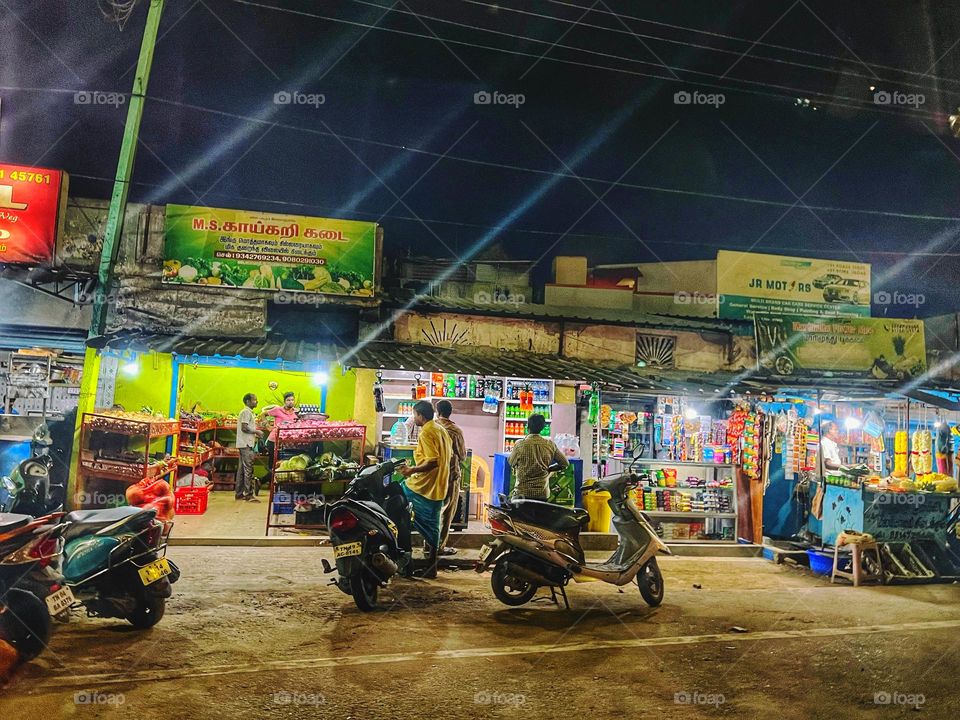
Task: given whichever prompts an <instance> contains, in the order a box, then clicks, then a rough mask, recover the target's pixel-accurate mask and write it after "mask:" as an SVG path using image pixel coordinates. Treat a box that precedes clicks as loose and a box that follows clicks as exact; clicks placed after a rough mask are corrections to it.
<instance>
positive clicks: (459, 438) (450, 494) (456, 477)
mask: <svg viewBox="0 0 960 720" xmlns="http://www.w3.org/2000/svg"><path fill="white" fill-rule="evenodd" d="M452 413H453V405H451V404H450V401H449V400H441V401H440V402H438V403H437V415H439V416H440V417H438V418H437V425H439V426H440V427H442V428H443V429H444V430H446V431H447V435H449V436H450V444H451V450H452V452H451V454H450V479H449V481H448V482H447V494H446V497H444V499H443V512H442V514H441V516H440V545H439V548H440V554H441V555H456V554H457V550H456V548H452V547H447V538H449V537H450V524H451V523H452V522H453V516H454V514H455V513H456V512H457V505H458V504H459V503H460V485H461V481H462V478H463V466H462V463H463V459H464V458H465V457H466V456H467V444H466V442H465V441H464V439H463V431H461V430H460V428H459V427H458V426H457V424H456V423H455V422H454V421H453V420H451V419H450V415H451V414H452Z"/></svg>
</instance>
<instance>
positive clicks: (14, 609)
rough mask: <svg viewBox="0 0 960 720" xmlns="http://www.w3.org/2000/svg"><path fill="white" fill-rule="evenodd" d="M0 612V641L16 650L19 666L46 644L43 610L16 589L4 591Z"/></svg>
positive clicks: (39, 602) (46, 622) (47, 622)
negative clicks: (3, 605) (2, 605)
mask: <svg viewBox="0 0 960 720" xmlns="http://www.w3.org/2000/svg"><path fill="white" fill-rule="evenodd" d="M4 604H5V607H3V608H2V609H0V640H4V641H6V642H7V643H9V644H10V645H12V646H13V647H14V648H16V651H17V654H18V656H19V661H20V662H27V661H28V660H33V659H34V658H35V657H36V656H37V655H39V654H40V653H41V652H42V651H43V649H44V648H45V647H46V646H47V643H48V642H49V640H50V615H49V614H48V612H47V606H46V605H44V603H43V601H42V600H41V599H40V598H38V597H37V596H36V595H34V594H33V593H29V592H27V591H26V590H21V589H19V588H12V589H10V590H8V591H7V593H6V596H5V597H4Z"/></svg>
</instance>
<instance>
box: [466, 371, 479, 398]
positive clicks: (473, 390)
mask: <svg viewBox="0 0 960 720" xmlns="http://www.w3.org/2000/svg"><path fill="white" fill-rule="evenodd" d="M468 392H469V395H468V396H467V397H472V398H475V397H477V376H476V375H471V376H470V383H469V386H468Z"/></svg>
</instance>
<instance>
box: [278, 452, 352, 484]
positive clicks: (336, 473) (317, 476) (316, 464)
mask: <svg viewBox="0 0 960 720" xmlns="http://www.w3.org/2000/svg"><path fill="white" fill-rule="evenodd" d="M359 469H360V466H359V465H358V464H357V463H355V462H352V461H350V460H344V459H343V458H341V457H339V456H338V455H335V454H334V453H332V452H326V453H323V454H322V455H318V456H317V457H315V458H311V457H310V456H309V455H307V454H306V453H302V454H300V455H294V456H293V457H291V458H288V459H286V460H281V461H280V463H279V464H278V465H277V472H276V479H277V482H296V481H299V480H301V479H306V480H320V481H331V480H348V479H350V478H352V477H353V476H354V475H356V473H357V471H358V470H359Z"/></svg>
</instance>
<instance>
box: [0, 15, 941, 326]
mask: <svg viewBox="0 0 960 720" xmlns="http://www.w3.org/2000/svg"><path fill="white" fill-rule="evenodd" d="M269 6H273V7H274V8H276V7H280V8H285V9H287V10H291V11H294V12H280V11H278V10H276V9H270V7H269ZM387 8H393V10H392V11H390V12H388V11H387ZM508 8H515V9H520V10H523V12H524V13H526V14H522V13H517V12H510V11H509V10H508ZM588 8H592V10H589V11H588ZM298 13H299V14H298ZM414 13H416V14H414ZM315 16H324V17H326V18H330V19H323V18H321V17H315ZM0 17H2V19H3V27H4V28H5V33H4V41H3V43H2V44H0V98H2V108H0V158H2V159H3V160H5V161H9V162H18V163H22V164H29V165H34V164H37V165H42V166H48V167H57V168H63V169H65V170H67V171H68V172H70V173H71V176H72V178H71V183H72V191H71V192H72V194H74V195H77V196H85V197H103V198H106V197H109V194H110V188H111V184H110V182H109V181H108V180H107V179H109V178H111V177H112V175H113V174H114V172H115V167H116V158H117V154H118V151H119V146H120V139H121V135H122V124H123V121H124V117H125V108H124V107H121V108H116V107H113V106H109V105H106V106H103V105H101V106H94V105H89V104H85V105H84V104H77V103H76V102H75V99H74V98H75V96H74V93H76V92H78V91H102V92H122V93H128V92H129V91H130V86H131V83H132V67H133V66H134V65H135V63H136V57H137V51H138V49H139V43H140V37H141V35H142V28H143V25H144V21H145V18H146V2H145V0H144V1H142V2H141V3H140V6H139V7H138V8H137V9H136V11H135V12H134V14H133V16H132V18H131V19H130V21H129V23H128V25H127V27H126V29H125V30H124V31H123V32H120V31H118V29H117V27H116V26H115V25H111V24H109V23H107V22H106V21H104V20H103V18H102V16H101V15H100V13H99V12H98V10H97V6H96V2H95V0H63V1H61V0H44V1H43V2H36V1H35V0H2V2H0ZM441 20H443V21H447V22H441ZM578 20H579V24H577V21H578ZM368 25H376V27H375V28H373V29H371V28H369V27H365V26H368ZM478 28H486V29H487V30H494V31H497V32H496V33H495V32H484V31H483V30H481V29H478ZM698 31H700V32H698ZM497 33H500V34H497ZM160 34H161V39H160V41H159V44H158V46H157V52H156V58H155V62H154V68H153V74H152V76H151V79H150V87H149V92H148V95H149V97H150V101H149V102H148V103H147V106H146V111H145V114H144V119H143V126H142V130H141V139H142V145H141V146H140V148H139V150H138V156H137V166H136V170H135V174H134V180H135V183H136V184H135V185H134V187H133V190H132V192H131V200H133V201H139V202H153V203H160V204H162V203H167V202H176V203H187V204H205V205H213V206H220V207H237V208H250V209H260V210H276V211H282V212H290V213H302V214H311V215H325V216H333V217H351V218H357V219H364V220H378V221H379V222H381V224H382V225H383V226H384V232H385V241H386V247H385V250H386V253H387V254H388V255H390V256H394V257H397V256H403V255H408V254H413V255H430V256H454V257H461V258H465V259H467V258H469V257H472V256H473V254H474V253H476V252H477V251H479V252H481V253H482V252H488V253H489V252H494V253H499V254H500V255H501V256H504V257H510V258H517V259H542V260H541V262H540V264H539V265H538V270H537V277H538V279H540V280H545V279H547V274H548V269H549V258H550V257H552V256H553V255H556V254H587V255H588V256H589V257H590V259H591V260H592V261H594V262H628V261H634V260H635V261H638V262H650V261H655V260H657V259H662V260H673V259H694V258H711V257H713V256H714V255H715V253H716V250H717V249H719V248H726V249H743V250H746V249H751V248H753V249H755V250H758V251H760V250H762V251H767V252H784V253H789V254H800V255H810V256H823V257H836V258H840V259H859V260H862V261H864V262H871V263H873V265H874V285H875V287H874V289H875V290H888V291H894V290H896V291H901V292H904V293H907V292H917V291H919V292H922V293H923V294H924V295H925V300H926V302H925V303H924V304H923V305H922V306H921V307H919V308H914V307H912V306H893V307H886V306H875V307H874V309H873V312H874V314H875V315H882V314H884V313H889V314H891V315H899V316H912V315H914V314H919V315H920V316H925V315H932V314H937V313H942V312H948V311H955V310H957V309H958V303H957V291H956V285H957V279H958V278H960V272H958V268H960V212H958V211H960V207H958V206H960V141H958V140H956V139H955V138H953V137H952V135H951V134H950V132H949V129H948V128H947V116H948V115H949V114H950V113H951V112H954V111H955V109H956V107H957V106H958V105H960V79H958V75H957V69H958V67H960V9H957V7H956V5H955V4H953V3H949V2H929V1H928V2H913V1H910V2H904V1H902V0H890V1H886V2H883V1H881V2H872V3H869V4H864V3H836V2H813V1H810V0H806V1H805V2H804V1H798V2H789V1H786V0H783V1H782V0H757V1H754V2H716V1H715V0H707V1H704V2H674V3H662V2H658V3H651V2H630V1H629V0H598V1H597V2H596V3H594V2H592V0H570V1H569V2H567V1H559V0H554V1H535V2H523V1H522V0H508V1H507V2H503V3H500V4H499V7H498V6H497V5H495V4H494V3H492V2H488V1H487V0H483V1H480V0H442V1H436V0H433V1H427V0H400V1H399V2H396V3H393V2H392V1H391V0H369V1H367V0H364V1H362V2H361V1H360V0H345V1H342V2H321V1H316V0H314V1H307V0H262V1H261V0H249V1H248V0H200V1H198V2H193V0H168V2H167V8H166V10H165V14H164V18H163V21H162V24H161V29H160ZM514 35H516V36H520V37H512V36H514ZM420 36H423V37H420ZM437 38H441V39H442V40H443V41H442V42H441V40H438V39H437ZM736 38H743V39H746V41H744V40H741V39H736ZM757 39H760V43H758V44H756V45H751V43H752V41H753V40H757ZM671 41H672V42H671ZM463 43H466V44H463ZM552 43H556V45H553V46H551V44H552ZM468 44H470V45H480V46H485V47H483V48H480V47H471V46H469V45H468ZM696 46H702V47H696ZM492 48H499V49H500V51H498V50H496V49H492ZM710 48H712V49H710ZM785 48H791V49H785ZM747 50H749V52H748V53H747V54H746V55H744V54H743V53H744V52H745V51H747ZM800 51H802V52H800ZM544 53H547V54H546V56H544V57H542V58H541V56H543V55H544ZM803 66H811V67H803ZM904 71H909V72H904ZM871 85H872V86H874V87H875V88H876V89H875V91H871V90H870V86H871ZM481 91H487V92H493V91H497V92H501V93H504V94H517V93H520V94H522V95H523V96H524V102H523V104H522V105H520V106H519V107H515V106H513V105H492V104H491V105H478V104H476V103H475V102H474V96H475V93H477V92H481ZM680 91H686V92H689V93H693V92H695V91H697V92H700V93H704V94H707V93H722V94H723V104H722V105H720V106H719V107H716V106H714V105H709V104H706V105H681V104H677V103H675V98H674V96H675V93H677V92H680ZM884 91H885V92H889V93H895V92H896V93H902V94H903V95H906V94H911V93H912V94H918V93H919V94H922V95H923V102H922V103H920V102H919V98H915V99H914V100H910V101H909V102H912V103H913V104H892V105H877V104H876V103H875V102H874V92H884ZM294 92H298V93H303V94H304V95H307V96H314V97H313V99H312V100H309V99H308V98H303V97H302V98H301V99H302V100H304V101H309V102H313V103H314V104H302V105H293V104H285V105H284V104H277V103H276V102H275V101H274V97H275V95H276V94H277V93H294ZM320 95H322V96H323V103H322V104H319V99H318V97H317V96H320ZM900 97H903V96H900ZM798 98H808V99H809V100H810V102H809V104H803V103H801V104H799V105H798V102H797V99H798ZM904 100H905V101H906V100H907V99H906V98H904ZM814 107H815V108H816V109H814ZM404 148H407V149H404ZM444 156H446V157H444ZM575 175H576V176H578V177H579V178H580V179H577V177H574V176H575ZM720 196H723V197H720ZM598 198H600V199H599V200H598ZM804 205H807V206H810V209H808V208H807V207H805V206H804ZM791 206H793V207H792V208H791ZM857 211H880V213H883V214H878V213H876V212H857ZM901 215H907V216H910V217H902V216H901ZM954 218H956V219H954Z"/></svg>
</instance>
